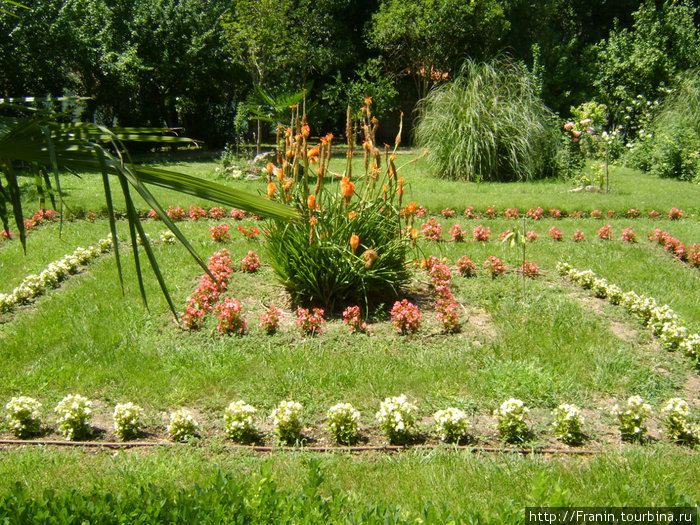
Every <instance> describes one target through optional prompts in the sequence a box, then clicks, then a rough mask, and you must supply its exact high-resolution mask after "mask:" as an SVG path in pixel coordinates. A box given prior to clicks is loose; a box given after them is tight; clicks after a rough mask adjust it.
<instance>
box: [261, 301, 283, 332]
mask: <svg viewBox="0 0 700 525" xmlns="http://www.w3.org/2000/svg"><path fill="white" fill-rule="evenodd" d="M280 317H282V312H281V311H280V309H279V308H276V307H275V305H274V304H271V305H270V307H269V308H268V309H267V310H266V311H265V312H264V313H263V314H262V315H261V316H260V324H259V325H258V326H260V328H262V329H263V330H264V331H265V333H267V334H268V335H272V334H274V333H275V332H277V328H278V327H279V324H280Z"/></svg>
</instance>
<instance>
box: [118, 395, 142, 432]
mask: <svg viewBox="0 0 700 525" xmlns="http://www.w3.org/2000/svg"><path fill="white" fill-rule="evenodd" d="M113 418H114V433H115V434H116V435H117V436H118V437H119V439H121V440H122V441H126V440H127V439H132V438H134V437H136V436H138V433H139V428H140V427H141V426H142V425H143V408H141V407H140V406H138V405H135V404H134V403H132V402H128V403H124V404H121V405H117V406H116V407H114V416H113Z"/></svg>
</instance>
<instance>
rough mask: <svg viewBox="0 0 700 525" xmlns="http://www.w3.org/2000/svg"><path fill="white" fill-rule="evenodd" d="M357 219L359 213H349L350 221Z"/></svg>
mask: <svg viewBox="0 0 700 525" xmlns="http://www.w3.org/2000/svg"><path fill="white" fill-rule="evenodd" d="M355 217H357V213H355V212H354V211H351V212H350V213H348V219H350V220H351V221H352V220H354V219H355Z"/></svg>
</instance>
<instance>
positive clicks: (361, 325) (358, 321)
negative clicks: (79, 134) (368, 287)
mask: <svg viewBox="0 0 700 525" xmlns="http://www.w3.org/2000/svg"><path fill="white" fill-rule="evenodd" d="M343 324H344V325H345V326H347V327H348V329H349V330H350V332H352V333H360V334H361V333H365V332H366V331H367V323H366V322H364V321H363V320H362V316H361V314H360V307H359V306H348V307H347V308H346V309H345V310H343Z"/></svg>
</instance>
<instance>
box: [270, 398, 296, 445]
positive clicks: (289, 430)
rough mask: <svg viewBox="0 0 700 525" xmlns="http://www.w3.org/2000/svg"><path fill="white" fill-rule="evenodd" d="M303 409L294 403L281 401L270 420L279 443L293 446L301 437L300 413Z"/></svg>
mask: <svg viewBox="0 0 700 525" xmlns="http://www.w3.org/2000/svg"><path fill="white" fill-rule="evenodd" d="M302 410H303V407H302V406H301V404H300V403H297V402H296V401H281V402H280V404H279V405H277V408H276V409H274V410H273V411H272V414H270V418H271V419H272V424H273V425H274V427H275V433H276V434H277V437H278V438H279V439H280V441H282V442H284V443H287V444H289V445H293V444H294V443H296V442H297V441H299V438H300V437H301V428H302V422H301V412H302Z"/></svg>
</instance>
